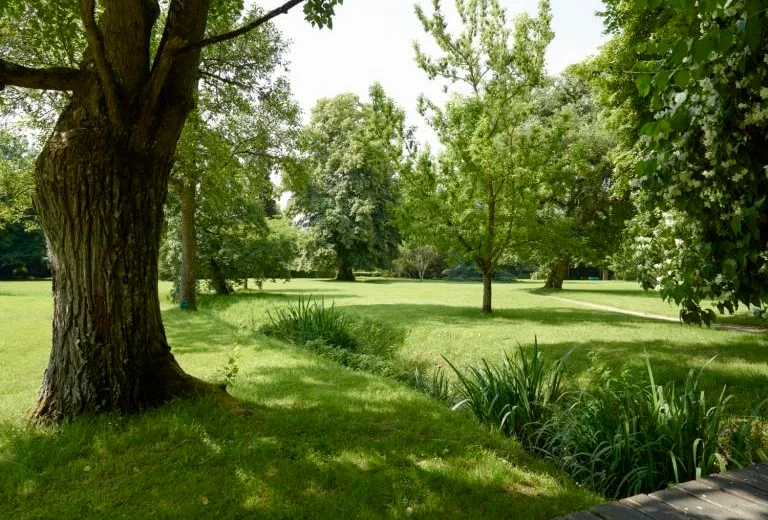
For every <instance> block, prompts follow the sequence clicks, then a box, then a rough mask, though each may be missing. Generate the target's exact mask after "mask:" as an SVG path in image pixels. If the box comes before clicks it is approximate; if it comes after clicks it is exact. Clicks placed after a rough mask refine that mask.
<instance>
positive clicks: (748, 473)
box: [553, 464, 768, 520]
mask: <svg viewBox="0 0 768 520" xmlns="http://www.w3.org/2000/svg"><path fill="white" fill-rule="evenodd" d="M691 519H697V520H768V464H758V465H756V466H751V467H749V468H745V469H740V470H736V471H729V472H728V473H721V474H718V475H710V476H709V477H707V478H703V479H700V480H696V481H693V482H686V483H685V484H677V485H675V486H672V487H670V488H668V489H664V490H662V491H657V492H656V493H651V494H650V495H637V496H634V497H631V498H625V499H624V500H620V501H618V502H610V503H607V504H601V505H599V506H595V507H593V508H592V509H590V510H589V511H579V512H578V513H571V514H570V515H566V516H562V517H558V518H557V519H553V520H691Z"/></svg>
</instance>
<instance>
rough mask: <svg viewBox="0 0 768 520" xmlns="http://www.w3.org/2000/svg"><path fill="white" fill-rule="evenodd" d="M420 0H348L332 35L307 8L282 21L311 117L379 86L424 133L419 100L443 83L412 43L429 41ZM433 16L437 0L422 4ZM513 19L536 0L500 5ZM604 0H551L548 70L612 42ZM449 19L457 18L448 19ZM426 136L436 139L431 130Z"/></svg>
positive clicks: (294, 78) (297, 85)
mask: <svg viewBox="0 0 768 520" xmlns="http://www.w3.org/2000/svg"><path fill="white" fill-rule="evenodd" d="M260 3H261V5H262V6H263V7H264V8H265V9H267V10H268V9H272V8H274V7H275V6H277V5H279V3H282V2H278V1H276V0H262V1H261V2H260ZM414 3H416V0H345V2H344V4H343V5H341V6H338V7H337V9H336V13H337V16H336V18H335V19H334V22H333V30H331V31H329V30H322V31H321V30H318V29H315V28H313V27H311V26H310V25H309V24H308V23H307V22H306V21H304V19H303V16H302V15H303V13H302V12H301V8H300V7H298V8H295V9H294V10H293V11H291V12H290V13H288V14H287V15H282V16H279V17H277V18H276V19H275V21H274V23H275V25H276V26H277V27H278V28H279V29H280V30H281V31H282V32H283V34H284V35H285V37H286V38H288V39H290V40H291V41H292V42H293V45H292V46H291V50H290V51H289V54H288V59H289V60H290V62H291V65H290V69H291V70H290V80H291V86H292V88H293V91H294V94H295V96H296V98H297V99H298V101H299V103H300V104H301V107H302V109H303V110H304V116H305V118H307V117H308V115H309V112H310V110H311V109H312V107H313V106H314V105H315V102H316V101H317V100H318V99H319V98H322V97H330V96H335V95H336V94H340V93H342V92H354V93H356V94H358V95H360V96H361V97H362V98H363V99H365V98H367V93H368V87H369V86H370V85H371V83H373V82H374V81H378V82H379V83H381V84H382V85H383V86H384V90H385V91H386V92H387V94H388V95H389V96H390V97H392V98H394V99H395V100H396V101H397V103H398V104H399V105H400V106H402V107H403V108H405V109H406V110H407V112H408V124H411V125H416V126H418V127H420V128H423V127H424V126H425V125H424V123H423V120H422V118H421V117H420V116H419V115H418V113H417V112H416V98H417V97H418V95H419V94H421V93H425V94H427V95H428V96H430V97H438V96H439V92H440V86H441V85H440V84H438V83H436V82H434V83H431V82H430V81H429V80H427V77H426V75H425V74H424V73H423V72H422V71H421V70H420V69H419V68H418V67H417V66H416V62H415V61H414V53H413V46H412V44H413V41H414V40H419V41H421V42H423V44H424V47H425V49H426V48H428V47H427V45H426V44H427V42H429V40H428V38H427V36H426V34H425V33H424V31H423V29H422V28H421V24H420V23H419V21H418V19H417V18H416V15H415V14H414V12H413V6H414ZM418 3H420V4H421V5H422V6H423V7H424V9H425V11H426V12H427V13H430V12H431V4H432V2H431V1H430V0H419V1H418ZM500 3H501V5H502V6H503V7H504V8H505V9H506V11H507V15H508V19H511V18H512V15H513V14H515V13H519V12H521V11H528V12H530V13H534V12H535V11H536V5H537V3H538V1H537V0H500ZM453 5H454V3H453V1H452V0H443V8H444V9H445V10H446V11H447V12H449V13H453V12H454V11H453V9H454V7H453ZM601 8H602V2H601V1H600V0H552V13H553V22H552V24H553V29H554V31H555V39H554V41H553V42H552V44H551V45H550V48H549V52H548V56H547V66H548V70H549V72H551V73H558V72H560V71H561V70H563V69H564V68H565V67H566V66H567V65H569V64H571V63H576V62H579V61H581V60H583V59H584V58H586V57H587V56H589V55H592V54H595V53H596V52H597V49H598V47H599V46H600V44H602V43H604V42H605V40H606V37H605V36H604V35H603V28H602V22H601V20H600V19H599V18H598V17H597V16H595V12H596V11H598V10H600V9H601ZM449 20H450V18H449ZM424 132H425V131H424V130H422V131H420V132H419V136H420V137H421V138H426V139H429V137H428V133H427V134H425V133H424Z"/></svg>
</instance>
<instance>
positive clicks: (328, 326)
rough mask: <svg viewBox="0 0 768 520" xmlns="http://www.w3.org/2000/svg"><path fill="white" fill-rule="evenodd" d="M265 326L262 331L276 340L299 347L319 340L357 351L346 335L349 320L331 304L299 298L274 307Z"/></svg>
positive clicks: (348, 333)
mask: <svg viewBox="0 0 768 520" xmlns="http://www.w3.org/2000/svg"><path fill="white" fill-rule="evenodd" d="M268 316H269V324H267V325H266V326H264V327H263V328H262V331H263V332H264V333H265V334H267V335H269V336H275V337H277V338H280V339H285V340H289V341H292V342H294V343H296V344H298V345H303V344H305V343H308V342H310V341H316V340H320V341H322V342H324V343H326V344H329V345H333V346H335V347H339V348H344V349H348V350H352V351H354V350H358V343H357V341H356V340H355V338H353V337H352V335H351V334H350V332H349V318H347V316H346V315H344V314H343V313H342V312H341V311H340V310H339V309H338V308H337V307H336V305H335V304H334V303H331V305H330V306H326V305H325V300H324V299H321V300H319V301H318V300H314V299H313V298H312V297H311V296H310V297H308V298H303V297H300V298H299V300H298V301H297V302H296V303H295V304H291V305H288V306H286V307H276V308H275V309H273V310H272V311H270V312H269V314H268Z"/></svg>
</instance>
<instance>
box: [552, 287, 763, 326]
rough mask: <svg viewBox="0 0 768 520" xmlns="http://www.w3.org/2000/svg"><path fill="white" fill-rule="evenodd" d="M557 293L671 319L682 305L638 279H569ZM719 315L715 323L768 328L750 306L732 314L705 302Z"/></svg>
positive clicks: (561, 295)
mask: <svg viewBox="0 0 768 520" xmlns="http://www.w3.org/2000/svg"><path fill="white" fill-rule="evenodd" d="M552 294H553V295H554V296H558V297H561V298H568V299H571V300H578V301H583V302H587V303H596V304H599V305H608V306H612V307H617V308H619V309H625V310H630V311H639V312H646V313H649V314H657V315H660V316H667V317H671V318H678V317H679V316H680V308H679V307H677V306H676V305H674V304H673V303H670V302H667V301H665V300H663V299H662V298H661V296H660V295H659V293H658V292H656V291H644V290H643V288H642V287H640V285H639V284H638V283H637V282H620V281H612V282H610V283H605V282H591V281H567V282H565V284H564V286H563V290H562V291H558V292H557V293H552ZM703 307H704V308H705V309H708V308H711V309H712V310H714V311H715V313H716V315H717V319H716V323H724V324H733V325H746V326H750V327H760V328H768V320H765V319H761V318H757V317H755V316H754V315H753V314H752V313H751V312H750V309H748V308H746V307H744V306H741V307H739V309H738V310H736V312H734V313H733V314H728V313H727V311H726V313H725V314H720V313H719V312H718V311H717V309H716V308H715V307H714V305H712V303H711V302H704V304H703Z"/></svg>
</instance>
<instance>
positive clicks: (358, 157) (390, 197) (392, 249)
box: [286, 84, 406, 281]
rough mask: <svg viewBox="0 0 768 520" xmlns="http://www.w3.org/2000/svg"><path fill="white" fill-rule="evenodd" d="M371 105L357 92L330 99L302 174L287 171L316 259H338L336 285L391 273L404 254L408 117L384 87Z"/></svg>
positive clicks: (315, 119)
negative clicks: (370, 271)
mask: <svg viewBox="0 0 768 520" xmlns="http://www.w3.org/2000/svg"><path fill="white" fill-rule="evenodd" d="M370 98H371V99H370V101H369V102H368V103H363V102H361V101H360V99H359V98H358V97H357V96H356V95H354V94H341V95H339V96H336V97H334V98H331V99H322V100H320V101H319V102H318V104H317V106H316V107H315V108H314V109H313V110H312V120H311V121H310V123H309V125H308V126H307V127H306V128H305V129H304V131H303V135H302V138H301V142H302V149H303V151H304V153H305V160H304V164H303V166H302V167H301V168H300V169H296V170H295V171H293V172H291V171H289V172H287V176H286V186H287V187H288V188H289V189H290V190H291V191H293V192H294V196H293V198H292V199H291V203H290V204H291V206H290V209H291V211H292V213H293V214H294V215H297V216H298V217H299V220H298V221H299V224H300V225H301V226H303V227H305V228H307V230H308V232H309V239H310V245H309V247H310V248H311V250H312V251H313V254H314V256H316V257H323V256H325V257H332V258H333V259H334V261H335V264H336V279H337V280H346V281H354V279H355V275H354V273H353V269H360V268H373V267H386V266H387V265H388V264H389V263H390V262H391V261H392V259H394V258H395V256H396V255H397V247H398V245H399V243H400V234H399V232H398V229H397V227H396V226H395V222H394V217H395V213H394V212H395V206H396V197H397V193H396V188H395V178H396V175H397V174H398V173H399V171H400V169H401V168H402V164H403V151H404V148H403V147H404V139H405V135H406V130H405V126H404V124H405V113H404V112H403V110H402V109H400V108H399V107H397V106H396V105H395V104H394V102H393V101H392V100H391V99H389V98H388V97H387V96H386V95H385V93H384V91H383V89H382V88H381V86H380V85H378V84H376V85H373V86H372V87H371V89H370Z"/></svg>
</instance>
